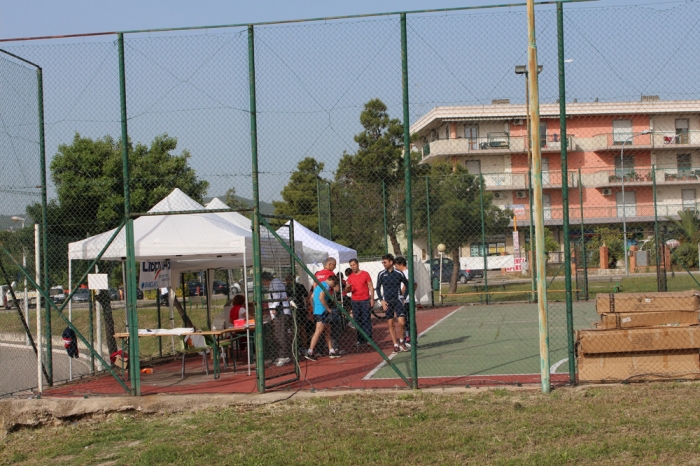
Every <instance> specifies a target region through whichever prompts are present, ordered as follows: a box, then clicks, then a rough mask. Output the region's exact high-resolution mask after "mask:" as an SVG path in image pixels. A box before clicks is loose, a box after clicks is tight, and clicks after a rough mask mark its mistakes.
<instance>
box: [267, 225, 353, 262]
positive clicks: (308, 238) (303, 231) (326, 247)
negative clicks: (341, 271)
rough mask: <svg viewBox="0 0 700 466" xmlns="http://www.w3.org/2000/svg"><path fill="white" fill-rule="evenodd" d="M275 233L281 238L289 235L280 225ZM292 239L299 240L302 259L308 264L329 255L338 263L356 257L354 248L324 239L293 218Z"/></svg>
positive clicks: (321, 260)
mask: <svg viewBox="0 0 700 466" xmlns="http://www.w3.org/2000/svg"><path fill="white" fill-rule="evenodd" d="M290 222H291V220H290ZM290 222H287V223H286V224H285V225H289V223H290ZM277 234H278V235H280V236H281V237H282V238H287V237H288V236H289V230H288V229H287V228H285V227H282V228H280V229H278V230H277ZM294 240H295V242H296V241H301V244H302V247H303V251H302V253H303V259H304V261H305V262H306V263H308V264H313V263H318V264H320V263H322V262H323V261H325V260H326V259H327V258H329V257H332V258H334V259H335V261H336V262H337V263H338V264H341V263H346V262H348V261H349V260H350V259H353V258H357V251H355V250H354V249H352V248H349V247H347V246H343V245H342V244H338V243H335V242H333V241H331V240H329V239H326V238H324V237H323V236H321V235H318V234H316V233H314V232H313V231H311V230H309V229H308V228H306V227H305V226H304V225H302V224H301V223H299V222H297V221H296V220H294Z"/></svg>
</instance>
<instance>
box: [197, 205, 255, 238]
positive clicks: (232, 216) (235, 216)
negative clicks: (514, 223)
mask: <svg viewBox="0 0 700 466" xmlns="http://www.w3.org/2000/svg"><path fill="white" fill-rule="evenodd" d="M205 208H206V209H208V210H214V209H217V210H218V209H229V210H231V208H230V207H229V206H227V205H226V204H225V203H224V202H223V201H222V200H221V199H219V198H218V197H215V198H214V199H212V200H211V201H209V204H207V205H206V207H205ZM216 215H218V216H220V217H221V218H223V219H225V220H228V221H229V222H231V223H233V224H234V225H237V226H239V227H241V228H244V229H246V230H248V231H251V230H252V228H251V221H250V219H249V218H248V217H246V216H245V215H242V214H239V213H238V212H234V211H231V212H217V213H216Z"/></svg>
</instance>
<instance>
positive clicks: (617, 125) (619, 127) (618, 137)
mask: <svg viewBox="0 0 700 466" xmlns="http://www.w3.org/2000/svg"><path fill="white" fill-rule="evenodd" d="M630 137H632V120H613V144H616V145H618V144H624V143H625V141H627V140H628V139H629V138H630ZM628 144H629V143H628Z"/></svg>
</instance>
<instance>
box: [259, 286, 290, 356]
mask: <svg viewBox="0 0 700 466" xmlns="http://www.w3.org/2000/svg"><path fill="white" fill-rule="evenodd" d="M261 279H262V284H263V286H264V287H265V288H266V289H267V290H266V293H269V295H270V298H269V299H270V301H269V302H268V303H267V308H268V309H269V310H270V317H271V318H272V325H273V328H274V332H275V339H276V340H277V361H276V362H275V365H276V366H277V367H280V366H284V365H285V364H288V363H289V362H290V361H291V358H290V357H289V356H290V354H291V347H290V344H289V334H288V332H287V331H288V329H289V327H290V321H291V318H292V310H291V309H290V307H289V301H288V297H287V290H286V288H285V286H284V283H282V280H280V279H279V278H274V277H273V276H272V274H271V273H270V272H263V273H262V275H261Z"/></svg>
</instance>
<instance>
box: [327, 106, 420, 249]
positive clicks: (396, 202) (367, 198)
mask: <svg viewBox="0 0 700 466" xmlns="http://www.w3.org/2000/svg"><path fill="white" fill-rule="evenodd" d="M360 123H361V125H362V127H363V128H364V129H363V131H362V132H360V133H358V134H356V135H355V142H356V143H357V145H358V149H357V152H356V153H354V154H348V153H347V152H344V153H343V156H342V158H341V159H340V162H339V163H338V170H337V171H336V173H335V180H336V183H338V184H339V185H340V186H341V189H340V191H339V192H340V193H346V194H348V195H349V196H351V198H350V199H347V203H350V204H351V203H353V202H356V203H357V201H361V202H363V203H362V204H360V203H357V205H359V206H361V210H356V211H355V212H354V215H353V214H352V213H346V211H345V210H341V212H342V214H343V216H344V218H340V219H339V221H337V220H336V217H337V215H336V216H334V221H333V224H334V227H333V230H334V236H335V232H336V231H339V235H340V238H342V239H343V241H342V242H344V243H345V244H348V245H350V246H352V247H355V248H356V249H358V250H362V251H363V252H364V249H360V248H358V247H356V245H360V244H363V243H365V242H366V239H367V238H366V236H367V235H366V234H365V233H364V232H362V231H360V232H358V233H359V236H358V235H357V234H355V232H356V229H355V228H354V226H355V224H356V223H358V222H359V223H360V224H361V225H363V226H365V227H366V228H367V230H368V231H369V232H370V236H374V234H375V233H376V232H379V231H381V236H380V244H383V243H384V241H383V239H382V237H383V235H384V225H383V206H382V202H383V197H382V183H383V185H384V188H385V191H386V199H387V235H388V236H389V240H390V242H391V247H392V249H393V252H394V254H396V255H400V254H401V246H400V244H399V241H398V237H397V235H398V234H399V233H400V232H401V231H404V229H405V222H406V209H405V193H404V189H405V188H404V184H403V183H404V176H405V175H404V168H403V167H404V165H403V125H402V123H401V121H400V120H398V119H396V118H390V117H389V113H388V111H387V106H386V105H385V104H384V102H382V101H381V100H380V99H372V100H370V101H369V102H367V103H366V104H365V106H364V109H363V110H362V112H361V113H360ZM418 162H420V154H418V153H414V154H412V155H411V165H412V168H411V169H412V174H413V175H414V176H419V175H421V174H423V173H425V172H427V171H429V170H430V167H429V166H427V165H425V166H423V165H420V166H419V165H418ZM353 197H354V199H353ZM369 202H371V204H370V203H369ZM376 206H378V208H379V209H380V211H381V217H379V218H377V216H376V215H374V214H376V210H375V211H373V212H372V213H371V214H369V215H367V218H365V214H367V213H368V212H367V211H366V210H365V209H367V208H370V207H371V208H372V209H375V207H376ZM336 212H337V210H336ZM377 222H378V223H377ZM341 225H342V227H340V226H341ZM339 227H340V228H339ZM370 249H372V248H370Z"/></svg>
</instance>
